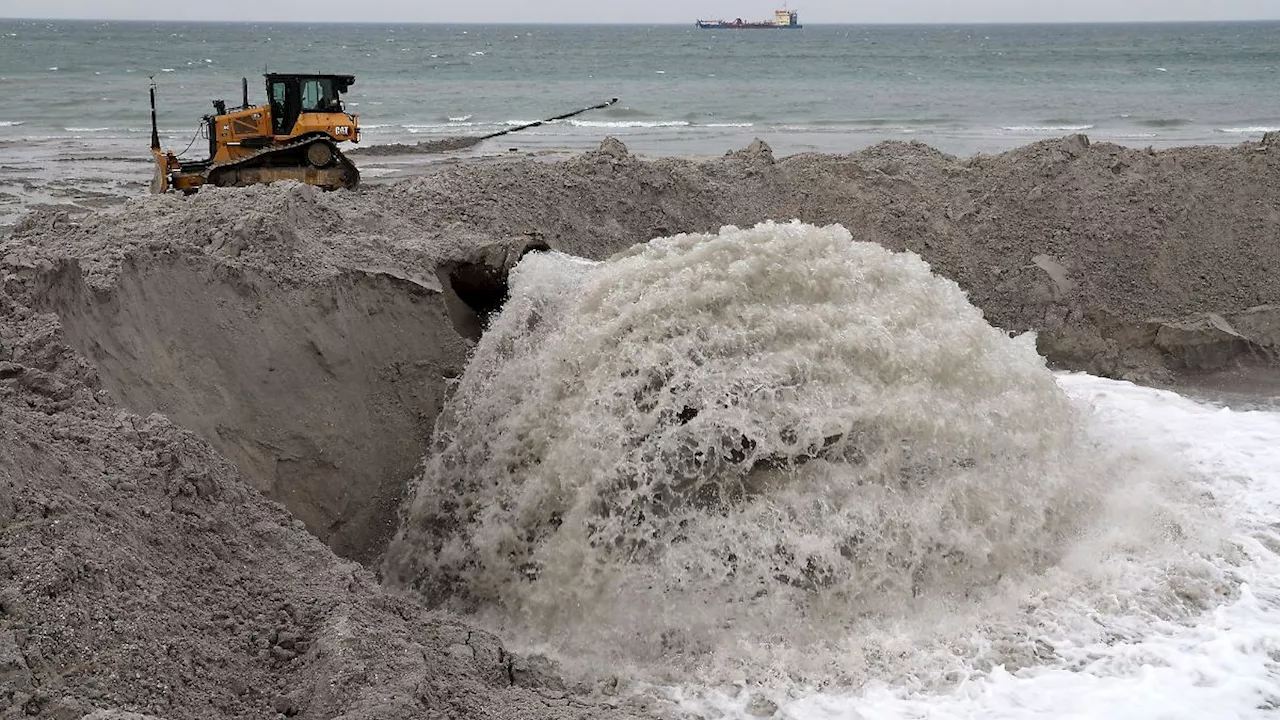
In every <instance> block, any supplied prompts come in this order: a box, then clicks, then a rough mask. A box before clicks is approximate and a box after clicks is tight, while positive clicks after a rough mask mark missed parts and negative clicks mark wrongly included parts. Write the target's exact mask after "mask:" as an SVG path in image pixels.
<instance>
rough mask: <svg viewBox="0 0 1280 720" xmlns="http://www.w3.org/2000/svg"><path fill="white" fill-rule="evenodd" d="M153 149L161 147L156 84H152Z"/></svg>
mask: <svg viewBox="0 0 1280 720" xmlns="http://www.w3.org/2000/svg"><path fill="white" fill-rule="evenodd" d="M151 149H152V150H159V149H160V129H159V127H158V126H157V125H156V85H155V83H152V84H151Z"/></svg>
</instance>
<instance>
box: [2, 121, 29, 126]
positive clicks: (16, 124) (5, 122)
mask: <svg viewBox="0 0 1280 720" xmlns="http://www.w3.org/2000/svg"><path fill="white" fill-rule="evenodd" d="M24 124H26V121H25V120H0V127H17V126H19V125H24Z"/></svg>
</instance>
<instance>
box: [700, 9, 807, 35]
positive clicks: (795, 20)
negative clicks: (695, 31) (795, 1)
mask: <svg viewBox="0 0 1280 720" xmlns="http://www.w3.org/2000/svg"><path fill="white" fill-rule="evenodd" d="M696 24H697V26H698V27H700V28H702V29H703V30H798V29H800V28H802V27H804V26H803V25H801V24H800V13H798V12H796V11H795V10H788V9H787V8H782V9H780V10H774V11H773V20H772V21H768V20H766V21H764V22H743V20H742V18H738V19H736V20H698V21H697V23H696Z"/></svg>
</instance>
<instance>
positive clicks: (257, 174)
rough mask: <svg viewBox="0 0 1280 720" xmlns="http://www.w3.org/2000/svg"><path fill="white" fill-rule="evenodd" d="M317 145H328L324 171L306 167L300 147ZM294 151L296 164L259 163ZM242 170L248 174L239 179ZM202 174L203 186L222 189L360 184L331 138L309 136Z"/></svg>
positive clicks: (355, 172) (353, 185)
mask: <svg viewBox="0 0 1280 720" xmlns="http://www.w3.org/2000/svg"><path fill="white" fill-rule="evenodd" d="M318 142H323V143H326V144H328V145H329V149H330V150H331V151H332V152H333V159H332V160H331V161H330V162H329V164H328V166H327V167H325V168H315V167H314V166H311V165H309V164H308V163H307V161H306V159H305V154H306V152H305V150H304V148H306V147H307V146H308V145H312V144H314V143H318ZM294 152H298V153H299V155H300V156H302V159H301V160H300V161H299V162H294V163H285V164H282V165H277V166H270V165H265V164H262V161H263V160H264V159H269V158H271V157H273V156H281V155H284V156H288V155H290V154H291V153H294ZM242 171H249V172H247V173H245V174H246V175H248V176H249V177H248V178H242V177H241V175H240V173H241V172H242ZM203 174H204V179H205V181H206V182H207V183H209V184H211V185H217V186H223V187H243V186H246V185H253V184H256V183H258V182H264V181H267V182H269V181H271V180H273V179H274V180H283V179H297V180H300V181H301V182H306V183H308V184H312V185H321V186H325V187H329V188H330V189H337V188H338V187H343V188H347V189H349V190H353V189H355V188H356V187H357V186H358V185H359V183H360V171H359V169H358V168H356V166H355V164H354V163H352V162H351V161H350V160H349V159H348V158H347V156H346V155H344V154H343V153H342V151H341V150H340V149H339V148H338V146H337V144H336V143H334V142H333V140H332V139H330V138H328V137H326V136H324V135H312V136H309V137H305V138H301V139H299V140H294V141H293V142H289V143H285V144H284V145H279V146H276V147H268V148H263V149H261V150H259V151H257V152H255V153H253V154H251V155H248V156H246V157H243V158H240V159H239V160H236V161H234V162H228V163H221V164H219V165H213V166H211V167H209V168H208V169H206V170H205V171H204V173H203ZM293 175H297V176H298V177H292V176H293ZM320 175H322V176H323V178H322V179H320V180H319V181H317V180H316V177H315V176H320ZM264 176H267V177H264ZM228 177H230V178H232V181H231V182H220V180H223V179H226V178H228ZM326 179H331V180H332V181H333V182H326V181H325V180H326Z"/></svg>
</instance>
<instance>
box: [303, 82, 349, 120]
mask: <svg viewBox="0 0 1280 720" xmlns="http://www.w3.org/2000/svg"><path fill="white" fill-rule="evenodd" d="M341 109H342V104H341V103H339V102H338V93H336V92H334V89H333V80H330V79H328V78H313V79H310V80H304V81H303V82H302V111H303V112H336V111H339V110H341Z"/></svg>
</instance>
